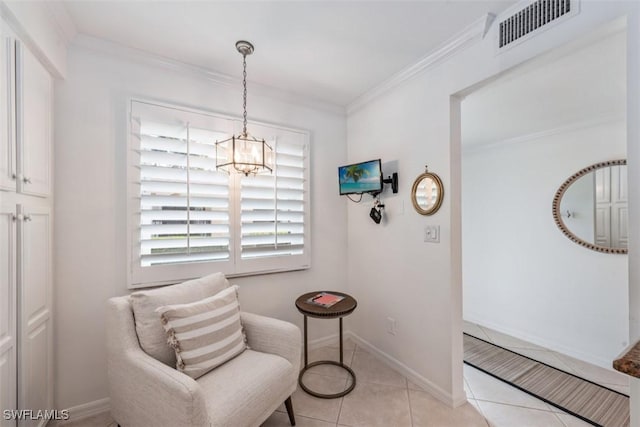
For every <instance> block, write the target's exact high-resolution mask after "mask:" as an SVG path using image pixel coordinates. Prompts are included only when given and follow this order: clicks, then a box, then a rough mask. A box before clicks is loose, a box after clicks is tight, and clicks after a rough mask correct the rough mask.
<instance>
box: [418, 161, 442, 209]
mask: <svg viewBox="0 0 640 427" xmlns="http://www.w3.org/2000/svg"><path fill="white" fill-rule="evenodd" d="M443 197H444V187H443V186H442V181H441V180H440V177H439V176H438V175H436V174H435V173H431V172H428V171H427V170H426V167H425V172H424V173H423V174H421V175H419V176H418V177H417V178H416V180H415V181H414V182H413V187H412V188H411V203H413V208H414V209H415V210H416V212H418V213H419V214H420V215H433V214H434V213H436V212H437V211H438V209H440V206H441V205H442V198H443Z"/></svg>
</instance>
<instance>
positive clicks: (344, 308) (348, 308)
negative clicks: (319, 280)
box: [296, 291, 358, 318]
mask: <svg viewBox="0 0 640 427" xmlns="http://www.w3.org/2000/svg"><path fill="white" fill-rule="evenodd" d="M321 292H326V293H328V294H333V295H337V296H341V297H344V299H343V300H342V301H338V302H337V303H335V304H334V305H332V306H331V307H322V306H320V305H317V304H313V303H311V302H309V300H310V299H311V298H313V297H315V296H316V295H318V294H320V293H321ZM357 306H358V302H357V301H356V300H355V298H353V297H352V296H351V295H348V294H345V293H342V292H336V291H314V292H308V293H306V294H304V295H300V296H299V297H298V299H297V300H296V307H297V308H298V310H299V311H300V312H301V313H302V314H304V315H305V316H311V317H326V318H332V317H342V316H346V315H348V314H351V313H352V312H353V310H355V309H356V307H357Z"/></svg>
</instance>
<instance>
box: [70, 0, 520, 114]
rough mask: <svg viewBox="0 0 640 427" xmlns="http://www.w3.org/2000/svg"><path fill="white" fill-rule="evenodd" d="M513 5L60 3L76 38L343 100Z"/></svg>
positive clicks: (341, 102) (338, 101)
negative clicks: (238, 45)
mask: <svg viewBox="0 0 640 427" xmlns="http://www.w3.org/2000/svg"><path fill="white" fill-rule="evenodd" d="M513 3H515V2H514V1H478V0H476V1H410V2H404V1H315V2H307V1H258V2H238V1H235V2H232V1H225V2H221V1H64V2H63V4H64V6H65V7H66V9H67V11H68V12H69V15H70V16H71V18H72V20H73V21H74V23H75V25H76V28H77V30H78V32H79V33H80V34H85V35H88V36H93V37H98V38H101V39H106V40H110V41H112V42H116V43H119V44H122V45H125V46H128V47H131V48H135V49H140V50H143V51H146V52H150V53H153V54H156V55H161V56H164V57H167V58H172V59H175V60H177V61H180V62H184V63H187V64H191V65H196V66H200V67H204V68H206V69H209V70H212V71H215V72H218V73H222V74H226V75H229V76H233V77H236V78H240V77H241V75H242V59H241V56H240V54H239V53H238V52H237V51H236V50H235V42H236V41H237V40H241V39H244V40H249V41H251V42H252V43H253V44H254V45H255V48H256V51H255V53H254V54H253V55H251V56H250V57H248V59H247V62H248V65H247V72H248V80H249V81H250V82H256V83H260V84H263V85H267V86H271V87H275V88H278V89H281V90H284V91H287V92H290V93H293V94H297V95H301V96H304V97H307V98H310V99H314V100H320V101H325V102H329V103H332V104H336V105H340V106H346V105H348V104H349V103H350V102H352V101H353V100H355V99H356V98H357V97H358V96H360V95H362V94H363V93H365V92H366V91H367V90H369V89H371V88H372V87H374V86H376V85H377V84H379V83H381V82H382V81H384V80H386V79H387V78H389V77H391V76H392V75H393V74H395V73H397V72H399V71H401V70H402V69H404V68H406V67H407V66H409V65H412V64H413V63H415V62H417V61H418V60H419V59H421V58H422V57H424V56H426V55H427V54H429V52H431V51H433V50H434V49H435V48H437V47H438V46H439V45H441V44H442V43H444V42H445V41H447V40H448V39H450V38H451V37H453V36H455V35H456V34H457V33H459V32H460V31H461V30H463V29H464V28H465V27H466V26H468V25H470V24H471V23H473V22H474V21H476V20H477V19H479V18H481V17H482V16H483V15H484V14H486V13H488V12H490V13H495V14H498V13H500V12H501V11H502V10H504V9H505V8H507V7H508V6H510V5H512V4H513Z"/></svg>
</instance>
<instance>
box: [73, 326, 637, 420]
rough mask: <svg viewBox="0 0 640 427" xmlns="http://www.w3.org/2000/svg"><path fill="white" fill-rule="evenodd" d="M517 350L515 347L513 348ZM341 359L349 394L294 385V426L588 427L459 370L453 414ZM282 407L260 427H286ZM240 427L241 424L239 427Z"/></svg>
mask: <svg viewBox="0 0 640 427" xmlns="http://www.w3.org/2000/svg"><path fill="white" fill-rule="evenodd" d="M464 329H465V331H466V332H468V333H471V334H473V335H476V336H479V337H480V338H483V339H486V340H488V341H491V342H494V343H496V344H498V345H501V346H504V347H507V348H510V349H514V351H520V352H523V353H525V352H526V354H527V355H530V357H538V358H540V360H542V361H544V362H545V363H548V364H550V365H554V366H557V367H558V368H561V369H564V370H566V371H568V372H574V373H576V374H579V375H581V376H584V377H587V378H588V379H591V380H594V381H599V382H601V383H603V384H605V385H607V386H608V387H611V388H615V389H618V390H620V391H623V392H624V391H627V392H628V388H629V383H628V381H627V379H626V377H625V376H624V375H621V374H618V373H617V372H615V371H609V370H606V369H603V368H599V367H595V366H593V365H589V364H587V363H584V362H581V361H577V360H575V359H572V358H569V357H567V356H564V355H560V354H558V353H555V352H552V351H549V350H547V349H544V348H541V347H539V346H535V345H533V344H530V343H526V342H524V341H521V340H518V339H516V338H513V337H509V336H507V335H504V334H500V333H498V332H495V331H492V330H490V329H487V328H482V327H480V326H478V325H474V324H471V323H467V322H465V327H464ZM516 349H517V350H516ZM337 357H338V349H337V347H335V346H327V347H323V348H319V349H315V350H312V351H310V355H309V361H314V360H321V359H331V358H333V359H335V358H337ZM344 360H345V363H346V364H347V365H349V366H350V367H351V368H352V369H353V370H354V371H355V373H356V377H357V384H356V387H355V389H354V390H353V391H352V392H351V393H350V394H348V395H347V396H345V397H343V398H340V399H330V400H327V399H318V398H315V397H312V396H310V395H308V394H306V393H305V392H304V391H302V390H301V389H300V388H298V390H296V392H295V393H294V394H293V408H294V410H295V413H296V421H297V426H299V427H340V426H353V427H357V426H366V427H369V426H371V427H375V426H383V427H404V426H407V427H423V426H424V427H431V426H433V427H476V426H477V427H513V426H518V427H527V426H529V427H538V426H539V427H574V426H576V427H577V426H588V425H589V424H586V423H584V422H582V421H581V420H579V419H577V418H575V417H573V416H571V415H568V414H565V413H563V412H562V411H560V410H558V409H556V408H554V407H552V406H550V405H547V404H546V403H544V402H543V401H541V400H538V399H535V398H533V397H531V396H529V395H528V394H526V393H524V392H522V391H520V390H518V389H516V388H513V387H511V386H509V385H507V384H505V383H503V382H501V381H498V380H496V379H494V378H492V377H490V376H488V375H486V374H484V373H482V372H480V371H478V370H476V369H474V368H471V367H469V366H466V365H465V366H464V388H465V391H466V393H467V398H468V403H465V404H464V405H462V406H461V407H459V408H456V409H451V408H449V407H448V406H446V405H444V404H443V403H441V402H439V401H438V400H436V399H435V398H433V397H432V396H431V395H430V394H428V393H426V392H425V391H423V390H422V389H421V388H420V387H419V386H417V385H415V384H413V383H412V382H411V381H408V380H407V379H406V378H405V377H404V376H402V375H401V374H399V373H398V372H396V371H394V370H393V369H391V368H390V367H388V366H387V365H386V364H384V363H383V362H381V361H379V360H378V359H377V358H376V357H374V356H373V355H372V354H370V353H368V352H367V351H366V350H364V349H362V348H360V347H358V346H356V345H355V344H354V343H353V342H352V341H349V340H347V342H345V351H344ZM349 381H350V379H348V378H347V376H346V375H345V373H344V371H343V370H342V369H339V368H337V367H333V366H319V367H315V368H312V370H311V371H310V372H308V373H307V374H305V383H306V384H307V385H308V386H309V387H311V388H312V389H314V390H316V391H319V392H324V393H331V392H337V391H339V390H340V389H344V388H345V387H346V386H347V384H348V383H349ZM64 425H65V427H114V426H115V425H116V424H115V422H114V421H113V420H112V419H111V418H110V417H109V415H108V414H100V415H97V416H95V417H92V418H87V419H84V420H78V421H72V422H69V423H66V424H64ZM288 426H289V419H288V417H287V414H286V411H285V409H284V405H281V406H280V408H278V409H277V410H276V412H274V414H273V415H272V416H271V417H270V418H269V419H268V420H267V421H266V422H265V423H264V424H263V425H262V427H288ZM239 427H240V426H239Z"/></svg>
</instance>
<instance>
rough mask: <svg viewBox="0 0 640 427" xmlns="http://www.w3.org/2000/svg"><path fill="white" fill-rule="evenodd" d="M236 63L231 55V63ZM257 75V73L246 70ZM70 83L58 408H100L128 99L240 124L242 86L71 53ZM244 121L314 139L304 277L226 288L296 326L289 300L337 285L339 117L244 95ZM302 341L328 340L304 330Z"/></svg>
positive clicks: (59, 229)
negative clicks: (237, 290)
mask: <svg viewBox="0 0 640 427" xmlns="http://www.w3.org/2000/svg"><path fill="white" fill-rule="evenodd" d="M230 54H233V53H230ZM254 71H255V72H258V70H254ZM67 73H68V74H67V78H66V80H64V81H61V82H59V83H58V84H57V86H56V94H55V97H56V100H55V110H56V118H55V139H56V150H55V161H56V176H55V194H56V200H55V218H56V221H55V234H56V238H55V264H56V276H55V289H56V292H55V294H56V295H55V302H56V340H55V341H56V344H55V354H56V369H55V372H56V387H55V399H56V407H58V408H69V407H73V406H76V405H81V404H85V403H87V402H92V401H95V400H98V399H102V398H105V397H107V380H106V358H105V339H104V307H105V302H106V300H107V299H108V298H109V297H112V296H116V295H124V294H127V293H128V290H127V287H126V285H127V284H126V268H127V259H126V196H125V195H126V188H127V186H126V179H125V175H126V173H125V171H126V168H125V159H126V146H127V138H128V136H127V134H126V126H127V120H128V118H127V114H126V112H127V100H128V97H130V96H136V97H142V98H150V99H155V100H160V101H165V102H168V103H177V104H181V105H185V106H189V107H193V108H199V109H208V110H211V111H216V112H221V113H224V114H230V115H235V116H237V115H238V114H239V113H240V108H241V106H242V103H241V94H242V92H241V86H240V85H237V87H236V86H235V85H221V84H217V83H215V82H212V81H210V80H207V79H205V78H204V77H197V76H196V75H195V74H193V73H191V72H189V71H188V70H186V71H185V70H181V69H176V70H171V69H166V68H160V67H156V66H150V65H148V64H145V63H144V61H136V62H132V61H128V60H125V59H122V58H119V57H115V56H112V55H106V54H104V53H98V52H94V51H92V50H90V49H87V48H84V47H78V46H75V47H72V48H71V49H70V50H69V61H68V71H67ZM248 111H249V118H250V119H254V120H259V121H263V122H269V123H276V124H282V125H286V126H290V127H294V128H299V129H305V130H309V131H310V132H311V155H312V158H311V176H312V182H311V206H312V211H311V218H312V224H311V233H312V239H313V240H312V247H311V250H312V253H311V254H312V260H311V262H312V267H311V269H310V270H306V271H299V272H290V273H282V274H272V275H263V276H256V277H248V278H243V279H233V280H232V282H233V283H236V284H238V285H240V300H241V304H242V308H243V310H246V311H252V312H256V313H261V314H266V315H271V316H274V317H277V318H280V319H284V320H289V321H292V322H294V323H296V324H298V325H300V326H302V315H300V314H299V313H298V312H297V311H296V309H295V307H294V301H295V298H296V297H297V296H298V295H300V294H302V293H304V292H309V291H312V290H315V289H326V288H328V289H338V290H339V289H343V288H344V287H345V284H346V269H347V267H346V257H347V252H346V246H347V233H346V206H345V203H344V200H342V199H341V198H340V197H339V196H338V191H337V185H336V179H337V178H336V170H337V166H338V165H339V164H343V163H345V161H346V122H345V118H344V115H343V114H336V113H331V112H326V111H320V110H314V109H312V108H308V107H304V106H301V105H296V104H295V103H291V102H284V101H279V100H275V99H270V98H267V97H265V96H260V95H256V94H253V93H252V91H251V84H249V100H248ZM310 328H311V330H310V339H314V338H318V337H323V336H327V335H330V334H336V333H337V325H335V324H333V323H332V322H326V321H325V322H322V321H313V320H312V321H310Z"/></svg>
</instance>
